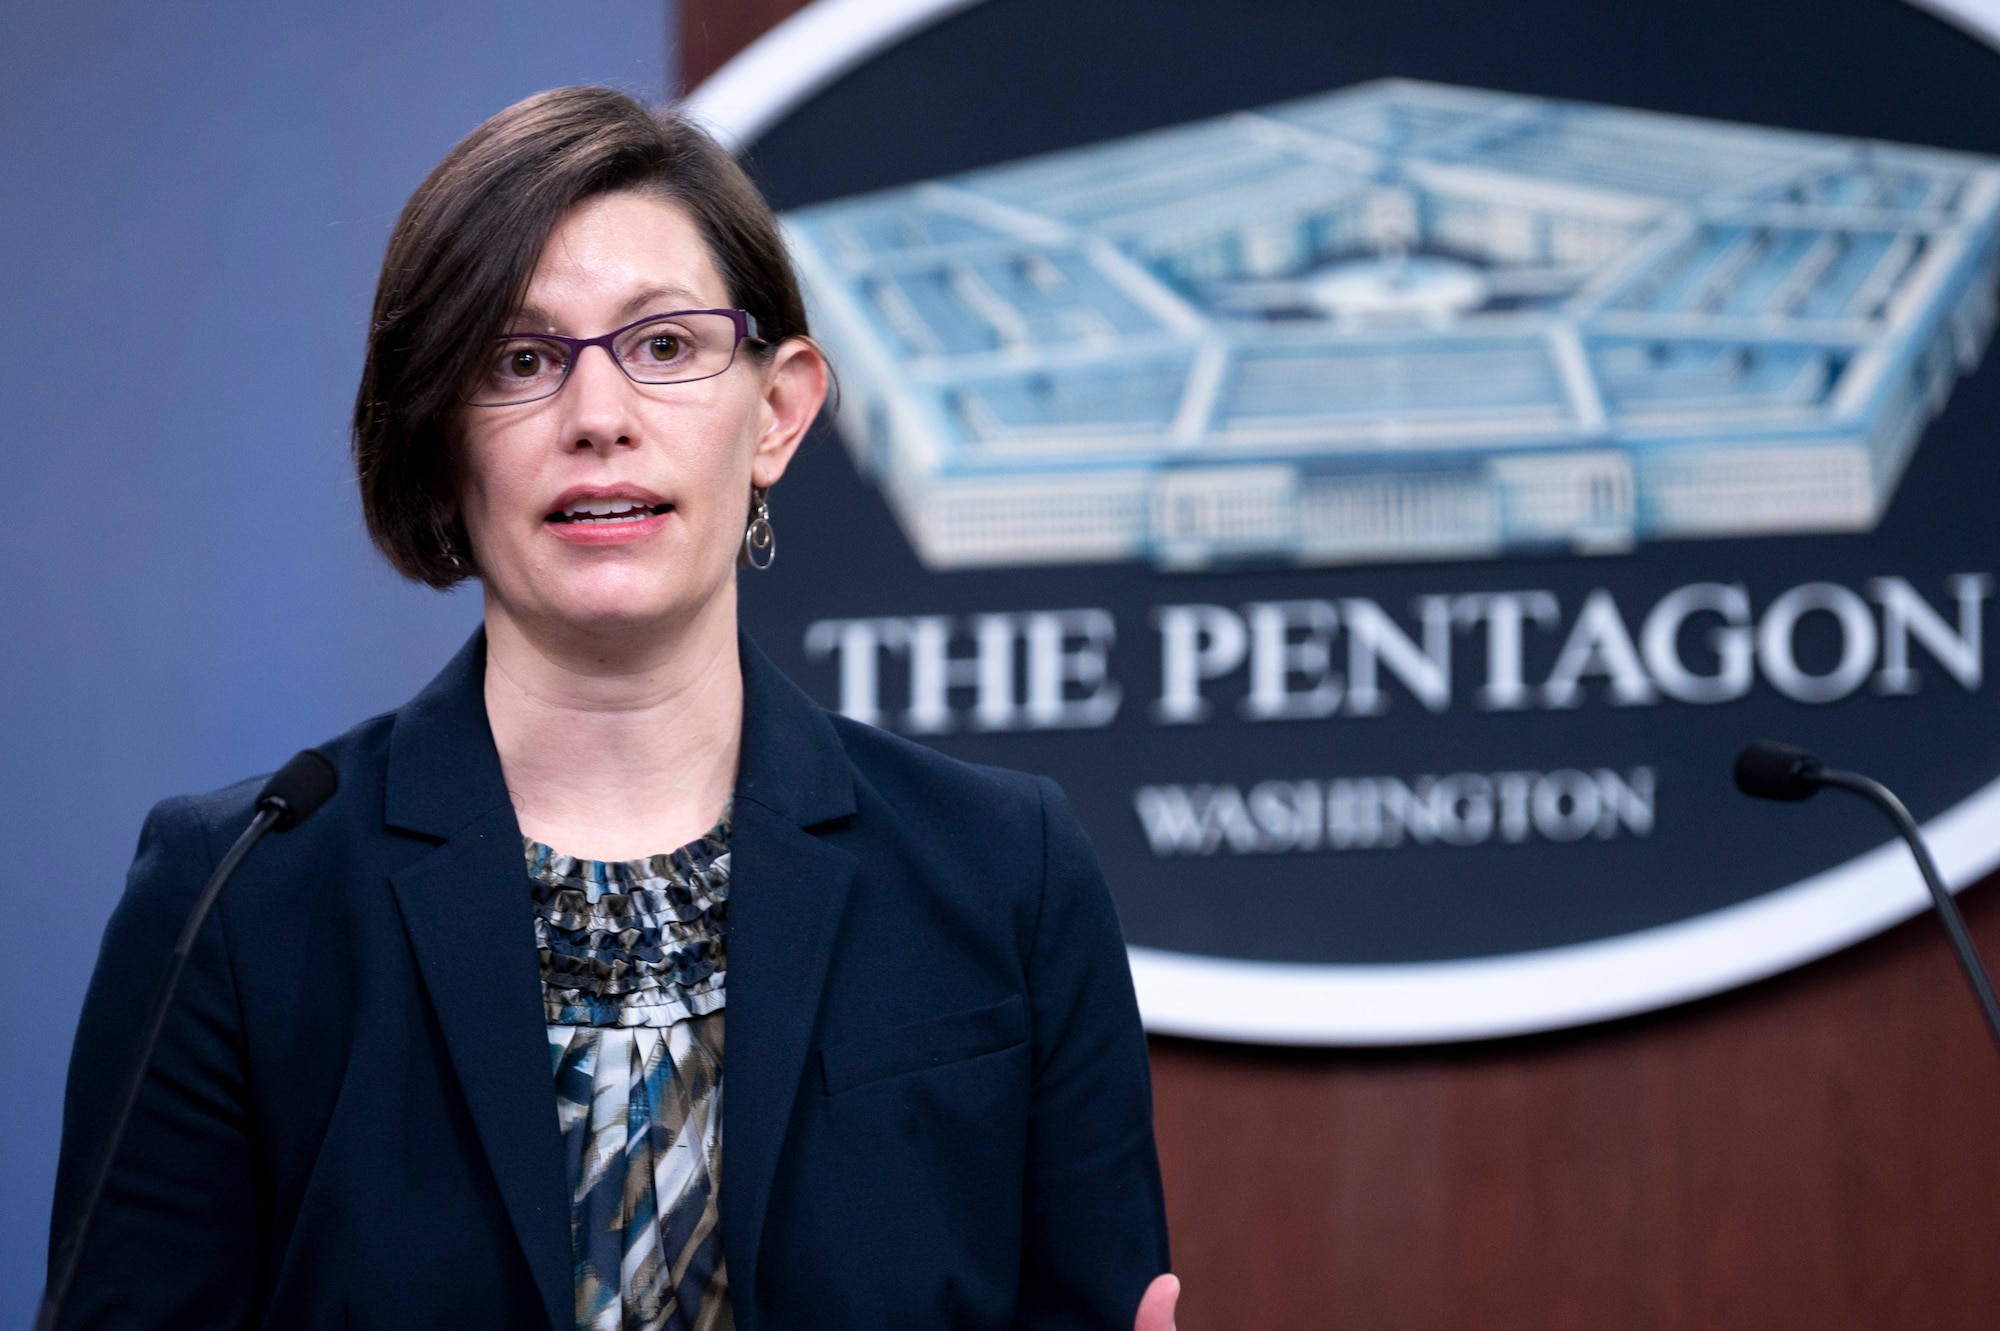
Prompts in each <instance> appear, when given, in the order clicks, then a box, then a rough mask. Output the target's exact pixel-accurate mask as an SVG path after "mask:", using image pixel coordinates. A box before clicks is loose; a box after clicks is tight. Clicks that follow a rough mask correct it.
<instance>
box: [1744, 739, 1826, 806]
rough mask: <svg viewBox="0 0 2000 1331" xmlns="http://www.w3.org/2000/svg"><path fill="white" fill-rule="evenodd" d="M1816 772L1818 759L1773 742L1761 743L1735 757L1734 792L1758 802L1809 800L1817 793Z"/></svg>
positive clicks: (1818, 766)
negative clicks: (1758, 800) (1749, 796)
mask: <svg viewBox="0 0 2000 1331" xmlns="http://www.w3.org/2000/svg"><path fill="white" fill-rule="evenodd" d="M1819 772H1820V761H1819V759H1817V758H1815V757H1813V756H1812V755H1811V754H1810V753H1807V752H1806V751H1805V750H1804V749H1802V748H1800V747H1798V745H1796V744H1780V743H1778V741H1776V740H1774V739H1760V740H1758V741H1757V742H1756V743H1755V744H1752V745H1751V746H1750V747H1749V748H1747V749H1745V750H1743V752H1741V753H1739V754H1737V755H1736V788H1737V789H1738V790H1740V791H1742V792H1743V793H1744V794H1745V795H1755V796H1756V797H1757V798H1758V799H1763V800H1803V799H1810V798H1812V796H1813V795H1815V794H1816V793H1818V791H1819Z"/></svg>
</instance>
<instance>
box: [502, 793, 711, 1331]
mask: <svg viewBox="0 0 2000 1331" xmlns="http://www.w3.org/2000/svg"><path fill="white" fill-rule="evenodd" d="M522 841H523V842H524V844H525V848H526V852H527V857H528V877H529V879H530V880H531V882H532V886H533V895H534V903H535V944H536V947H537V949H538V950H539V952H540V954H541V965H542V1007H543V1012H544V1014H545V1015H546V1018H547V1021H548V1031H549V1056H550V1059H551V1061H552V1062H553V1063H554V1065H555V1078H556V1105H557V1110H558V1113H559V1114H560V1118H561V1124H562V1140H563V1150H564V1152H565V1154H566V1155H567V1157H568V1163H569V1181H570V1240H571V1253H572V1256H573V1258H574V1261H575V1272H576V1324H577V1327H578V1329H579V1331H729V1329H730V1328H732V1327H733V1326H734V1318H733V1316H732V1314H731V1312H730V1307H729V1276H728V1273H727V1271H726V1270H725V1269H724V1266H723V1260H722V1233H721V1229H720V1227H719V1226H718V1224H717V1221H716V1196H717V1191H718V1187H719V1184H720V1181H721V1177H722V1009H723V962H724V954H725V944H726V942H727V940H728V933H729V813H728V811H727V810H725V811H724V812H723V815H722V821H721V822H720V823H718V824H716V826H715V827H714V828H713V829H711V830H710V831H709V832H708V834H707V835H706V836H703V837H702V838H700V839H699V840H697V841H693V842H690V843H689V844H688V845H685V846H683V847H681V848H680V849H679V850H677V851H675V852H673V853H672V854H671V855H653V856H649V857H647V858H645V859H640V860H619V861H605V860H579V859H576V858H574V857H573V856H569V855H564V854H562V853H561V852H560V851H556V850H552V849H550V848H549V847H547V846H545V845H542V844H541V843H540V842H538V841H531V840H528V839H527V838H526V837H523V838H522Z"/></svg>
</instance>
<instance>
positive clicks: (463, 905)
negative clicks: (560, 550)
mask: <svg viewBox="0 0 2000 1331" xmlns="http://www.w3.org/2000/svg"><path fill="white" fill-rule="evenodd" d="M485 645H486V644H485V637H484V635H483V634H475V635H474V636H473V639H472V641H471V642H469V643H467V644H466V647H465V649H464V650H462V651H461V652H460V653H459V654H458V656H457V657H455V658H454V659H453V661H452V663H451V664H450V665H449V666H447V667H445V670H444V672H443V673H442V674H440V675H439V676H438V678H437V679H436V680H434V681H433V682H432V683H431V685H430V686H429V687H428V688H426V689H425V690H424V692H423V693H421V694H419V695H418V696H417V698H416V699H415V700H414V701H413V702H412V703H411V704H410V705H409V706H408V707H405V708H404V709H403V710H402V711H401V712H399V713H398V714H397V717H396V723H395V728H394V731H393V732H392V735H391V738H390V751H389V790H388V807H387V810H386V813H387V818H388V822H389V824H390V825H391V826H394V827H399V828H402V829H404V830H407V831H411V832H416V833H418V834H419V835H422V836H426V837H432V838H441V839H442V840H443V844H442V845H440V846H438V848H437V849H436V850H434V851H433V852H432V853H431V854H429V855H427V856H425V857H424V858H423V859H421V860H418V861H417V862H416V863H414V864H412V865H409V866H407V867H406V868H404V869H402V870H401V871H399V872H397V873H396V874H394V875H392V876H391V879H390V881H391V883H392V884H393V885H394V888H395V892H396V898H397V901H398V904H399V905H400V906H401V909H402V913H403V921H404V925H405V927H406V928H407V929H408V931H409V935H410V942H411V945H412V947H413V948H414V949H415V951H416V956H417V963H418V966H419V967H420V969H421V970H422V973H423V979H424V985H425V988H426V990H427V991H428V992H429V994H430V999H431V1006H432V1008H433V1010H434V1011H435V1012H436V1013H437V1018H438V1024H439V1026H440V1027H441V1028H442V1030H443V1033H444V1040H445V1045H446V1047H447V1048H448V1049H449V1050H450V1053H451V1061H452V1067H453V1069H454V1071H455V1072H456V1073H457V1076H458V1082H459V1086H460V1087H461V1089H462V1090H463V1091H464V1093H465V1099H466V1103H467V1105H468V1107H469V1108H470V1110H471V1115H472V1122H473V1126H474V1128H475V1130H476V1131H477V1132H478V1134H479V1141H480V1145H481V1146H482V1147H483V1148H484V1149H485V1152H486V1159H487V1163H488V1165H489V1166H490V1167H491V1168H492V1171H493V1177H494V1179H495V1181H496V1182H497V1184H498V1185H499V1191H500V1197H501V1201H502V1202H503V1204H504V1205H505V1206H506V1208H507V1215H508V1218H509V1219H510V1220H511V1221H512V1222H513V1225H514V1232H515V1234H516V1236H517V1237H518V1238H519V1240H520V1243H521V1248H522V1250H523V1251H524V1252H525V1253H526V1254H527V1258H528V1266H529V1269H530V1270H531V1271H532V1272H533V1274H534V1278H535V1284H536V1287H537V1288H538V1289H539V1290H540V1291H541V1295H542V1302H543V1304H544V1306H545V1308H546V1310H547V1312H548V1316H549V1324H550V1325H551V1326H552V1327H554V1328H557V1329H558V1331H569V1329H570V1328H571V1327H573V1326H574V1325H575V1304H576V1295H575V1291H574V1289H573V1281H574V1274H573V1271H572V1266H571V1256H570V1251H571V1248H570V1233H569V1223H570V1222H569V1183H568V1176H567V1172H566V1170H567V1167H566V1166H565V1164H564V1162H563V1154H562V1138H561V1131H560V1128H559V1126H558V1124H557V1121H556V1094H555V1076H554V1073H553V1071H552V1069H551V1067H550V1063H549V1051H548V1039H547V1035H546V1032H545V1029H544V1022H543V1016H542V996H541V974H540V970H539V967H538V965H537V963H536V958H535V934H534V921H533V918H532V914H531V912H530V909H529V897H528V890H527V872H526V868H525V865H524V862H523V860H522V855H521V832H520V827H519V825H518V824H517V823H516V821H515V818H514V810H513V806H512V805H511V804H510V803H509V801H508V798H507V789H506V784H505V781H504V780H503V778H502V777H501V774H500V758H499V754H498V753H497V751H496V750H495V749H494V746H493V736H492V731H491V730H490V729H489V728H488V726H487V723H486V705H485V697H484V680H485V660H486V657H485ZM510 889H514V890H510ZM732 978H733V977H732ZM732 997H733V995H732Z"/></svg>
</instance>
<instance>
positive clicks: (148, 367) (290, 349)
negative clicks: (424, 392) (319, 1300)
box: [0, 0, 674, 1326]
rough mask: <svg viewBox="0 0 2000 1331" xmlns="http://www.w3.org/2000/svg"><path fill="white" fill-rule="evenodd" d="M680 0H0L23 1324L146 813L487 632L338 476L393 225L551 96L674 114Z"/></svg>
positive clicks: (8, 1290) (5, 1159)
mask: <svg viewBox="0 0 2000 1331" xmlns="http://www.w3.org/2000/svg"><path fill="white" fill-rule="evenodd" d="M671 10H672V0H584V2H583V3H578V4H570V5H551V4H547V3H539V4H530V3H523V2H522V0H427V2H426V3H424V4H421V5H409V4H393V3H388V2H387V0H349V3H345V4H341V5H338V6H333V5H306V4H296V3H285V4H252V3H248V2H247V0H236V2H235V3H230V4H210V5H192V6H182V5H173V6H166V5H144V4H139V3H132V2H130V0H127V2H125V3H115V4H94V5H46V4H39V5H36V4H28V3H26V2H25V0H6V3H5V4H4V6H0V327H4V328H5V329H6V332H5V334H4V337H0V345H4V348H5V351H4V356H3V357H0V360H4V364H5V367H6V369H5V371H4V373H0V457H4V459H5V465H6V481H5V485H4V493H5V494H6V495H7V499H8V503H7V508H8V513H7V517H6V520H5V521H4V522H0V635H3V636H0V643H4V646H3V647H0V844H4V845H5V846H7V847H8V848H9V855H8V859H9V860H10V862H11V863H13V865H14V866H15V867H14V868H13V869H12V870H11V871H8V872H7V873H6V874H5V875H4V876H0V919H4V920H6V921H7V922H8V923H7V925H6V926H5V928H4V929H3V930H0V972H4V980H0V983H3V984H4V986H5V988H4V1000H0V1001H4V1011H5V1012H6V1013H7V1015H8V1020H7V1021H5V1022H4V1023H0V1068H4V1069H5V1080H6V1085H7V1090H6V1093H5V1095H4V1097H0V1325H7V1326H24V1325H26V1324H27V1322H28V1320H29V1318H30V1316H31V1314H32V1310H33V1307H34V1301H35V1299H36V1298H37V1297H38V1296H39V1293H40V1289H41V1281H42V1269H43V1267H42V1263H43V1252H44V1245H45V1243H46V1227H47V1217H48V1199H49V1192H50V1188H51V1185H52V1182H53V1179H54V1175H55V1156H56V1145H57V1135H58V1118H59V1114H60V1110H61V1100H62V1079H63V1074H64V1069H65V1068H66V1066H67V1062H68V1058H69V1051H70V1037H71V1033H72V1031H73V1030H74V1027H75V1024H76V1014H77V1009H78V1006H79V1004H80V1003H81V1001H82V995H83V989H84V985H85V983H86V981H87V980H88V978H89V971H90V966H91V964H92V961H93V959H94V958H95V956H96V951H97V940H98V936H99V934H100V933H101V932H102V930H103V926H104V920H105V917H106V916H107V915H108V914H109V913H110V910H111V907H112V905H113V903H114V902H115V901H116V899H117V896H118V893H119V891H120V888H121V886H122V882H123V875H124V871H125V866H126V864H127V862H128V861H129V860H130V857H131V854H132V847H133V843H134V840H135V838H136V836H137V834H138V829H139V823H140V820H141V819H142V818H143V817H144V815H145V812H146V809H147V808H148V807H149V806H150V805H151V804H152V802H153V801H154V800H156V799H159V798H160V797H161V796H163V795H167V794H170V793H173V792H177V791H185V790H194V789H205V788H209V787H213V786H217V785H221V784H224V783H226V782H229V781H232V780H235V779H237V778H240V777H242V776H245V775H248V774H250V773H253V772H260V771H267V770H269V769H270V768H272V767H274V766H276V765H277V764H278V763H280V762H282V761H283V760H284V759H285V758H286V757H287V756H288V755H289V754H291V753H292V752H293V751H294V750H296V749H298V748H299V747H301V746H303V745H306V744H310V743H313V742H314V741H316V740H319V739H322V738H325V737H326V736H328V735H330V734H334V733H336V732H338V731H341V730H344V729H346V728H347V727H348V726H350V725H352V724H353V723H354V722H356V721H358V720H360V719H362V718H363V717H366V716H369V715H372V714H374V713H376V712H379V711H382V710H384V709H386V708H390V707H393V706H395V705H397V704H398V703H399V702H401V701H402V700H403V699H404V698H406V697H407V696H408V695H409V694H410V693H411V692H413V691H414V690H415V689H416V688H417V687H419V686H420V685H421V684H422V683H423V681H424V680H425V679H427V678H428V677H429V676H430V674H431V673H432V672H433V671H434V670H435V669H436V668H437V667H438V666H439V665H440V664H442V663H443V661H444V659H445V658H446V657H447V656H448V655H449V654H450V652H451V651H452V650H453V648H454V647H456V645H457V644H458V642H459V641H460V640H461V639H462V638H463V636H464V635H465V633H466V632H468V631H469V629H470V628H471V627H472V625H473V624H474V623H475V622H476V619H477V615H478V603H477V600H476V597H474V596H470V595H465V594H458V595H453V596H439V595H437V594H436V593H433V592H429V591H425V590H423V589H420V588H415V587H410V586H407V585H405V584H403V583H401V582H400V581H399V580H398V579H397V578H396V577H395V575H394V574H392V573H391V572H389V570H388V568H387V566H386V565H384V564H383V563H382V562H381V561H380V560H379V559H378V558H377V557H376V556H375V555H374V554H373V552H372V551H371V550H370V549H369V547H368V544H367V541H366V539H365V537H364V535H363V532H362V526H361V519H360V511H359V507H358V504H357V502H356V499H355V494H354V486H353V481H352V479H351V476H350V473H349V470H348V464H347V452H346V449H347V443H346V425H345V422H346V417H347V412H348V409H349V406H350V403H351V401H352V395H353V391H354V383H355V379H356V376H357V374H358V373H359V369H360V364H361V348H362V339H363V334H364V331H365V327H366V321H367V314H368V304H369V300H370V297H371V295H372V294H373V289H374V280H375V268H376V265H377V264H378V262H379V261H380V259H381V254H382V247H383V244H384V242H385V241H386V239H387V237H388V231H389V227H390V224H391V223H392V222H393V221H394V219H395V215H396V212H397V210H398V209H399V208H400V207H401V206H402V203H403V200H404V199H405V198H406V197H407V196H408V194H409V192H410V191H411V189H413V188H414V187H415V186H416V184H417V182H418V180H420V179H421V178H422V176H423V174H424V172H425V171H426V170H428V169H429V168H430V167H431V165H432V164H433V163H435V162H436V161H437V159H438V158H439V157H441V156H442V155H443V154H444V153H445V152H446V151H447V150H448V149H449V148H450V147H451V145H452V144H453V143H454V142H456V141H457V140H458V139H459V138H460V137H461V136H462V135H464V134H465V133H466V132H467V131H468V130H470V129H471V128H472V127H473V126H474V125H475V124H477V123H478V122H479V121H480V120H482V119H484V118H485V117H486V116H488V115H490V114H492V113H493V112H494V111H497V110H499V109H500V108H501V107H503V106H505V105H507V104H508V103H510V102H512V101H515V100H516V99H518V98H520V97H523V96H525V95H527V94H528V93H531V92H534V91H536V90H538V89H541V88H546V87H551V86H554V85H557V84H565V83H584V82H591V83H611V84H615V85H617V86H620V87H623V88H626V89H627V90H629V91H632V92H634V93H636V94H639V95H641V96H643V97H645V98H647V99H648V100H655V99H658V98H659V97H661V96H662V95H664V93H665V91H666V89H667V88H668V87H669V86H670V85H669V80H670V78H671V77H672V75H673V73H674V71H673V69H672V54H671V52H670V51H669V50H668V41H669V36H668V34H669V32H670V31H671V30H672V28H671V19H672V13H671Z"/></svg>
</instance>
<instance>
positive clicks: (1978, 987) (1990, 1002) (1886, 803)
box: [1816, 767, 2000, 1046]
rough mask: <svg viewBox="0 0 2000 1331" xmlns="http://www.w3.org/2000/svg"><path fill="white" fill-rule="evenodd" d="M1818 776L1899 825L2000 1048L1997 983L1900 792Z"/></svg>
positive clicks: (1834, 774) (1865, 780)
mask: <svg viewBox="0 0 2000 1331" xmlns="http://www.w3.org/2000/svg"><path fill="white" fill-rule="evenodd" d="M1816 776H1817V778H1818V781H1819V783H1820V784H1821V785H1823V786H1838V787H1840V788H1841V789H1842V790H1846V791H1851V792H1853V793H1854V794H1856V795H1859V796H1861V798H1863V799H1865V800H1867V801H1868V802H1869V803H1871V804H1873V805H1874V806H1875V807H1876V808H1878V809H1880V810H1881V811H1882V812H1883V813H1885V814H1887V815H1888V816H1889V821H1890V822H1892V823H1894V824H1895V825H1896V831H1897V832H1898V833H1899V834H1901V836H1902V838H1903V840H1904V841H1905V842H1907V843H1909V847H1910V853H1911V854H1912V855H1914V856H1916V859H1917V869H1918V871H1919V872H1920V873H1922V874H1923V878H1924V886H1925V887H1927V888H1929V889H1930V893H1931V901H1932V903H1933V904H1935V905H1936V906H1937V913H1938V918H1939V919H1941V920H1943V921H1944V931H1945V935H1946V936H1947V937H1948V938H1950V939H1951V950H1952V952H1953V953H1954V954H1955V955H1956V956H1957V958H1958V968H1959V970H1961V971H1963V972H1964V973H1965V982H1966V983H1967V984H1969V985H1971V986H1972V993H1973V996H1974V997H1975V998H1977V999H1978V1000H1979V1011H1980V1014H1981V1015H1982V1016H1984V1017H1985V1018H1986V1029H1987V1030H1988V1031H1990V1032H1992V1035H1993V1043H1994V1044H1995V1045H1996V1046H2000V999H1995V998H1994V996H1993V982H1992V981H1991V980H1989V979H1987V978H1986V968H1985V967H1984V966H1983V965H1981V964H1980V961H1979V950H1978V949H1977V948H1976V947H1974V946H1973V942H1972V931H1971V930H1969V929H1967V928H1966V927H1965V916H1963V915H1962V914H1960V913H1959V909H1958V902H1957V900H1956V899H1954V898H1953V896H1952V894H1951V889H1950V888H1948V887H1946V886H1945V884H1944V876H1943V875H1942V874H1940V873H1939V872H1938V867H1937V862H1936V861H1935V860H1933V859H1932V858H1931V852H1930V847H1929V846H1927V845H1925V844H1924V835H1923V832H1922V831H1921V830H1920V829H1919V828H1918V827H1917V820H1916V819H1915V818H1913V817H1911V816H1910V811H1909V810H1908V809H1906V808H1904V807H1903V801H1901V800H1900V799H1897V798H1896V792H1894V791H1893V790H1890V789H1889V788H1888V787H1887V786H1885V785H1883V784H1882V783H1881V782H1880V781H1877V780H1876V779H1875V778H1874V777H1871V776H1863V775H1861V773H1859V772H1843V771H1840V770H1839V769H1837V768H1832V767H1822V768H1820V769H1819V770H1818V772H1817V773H1816Z"/></svg>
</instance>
